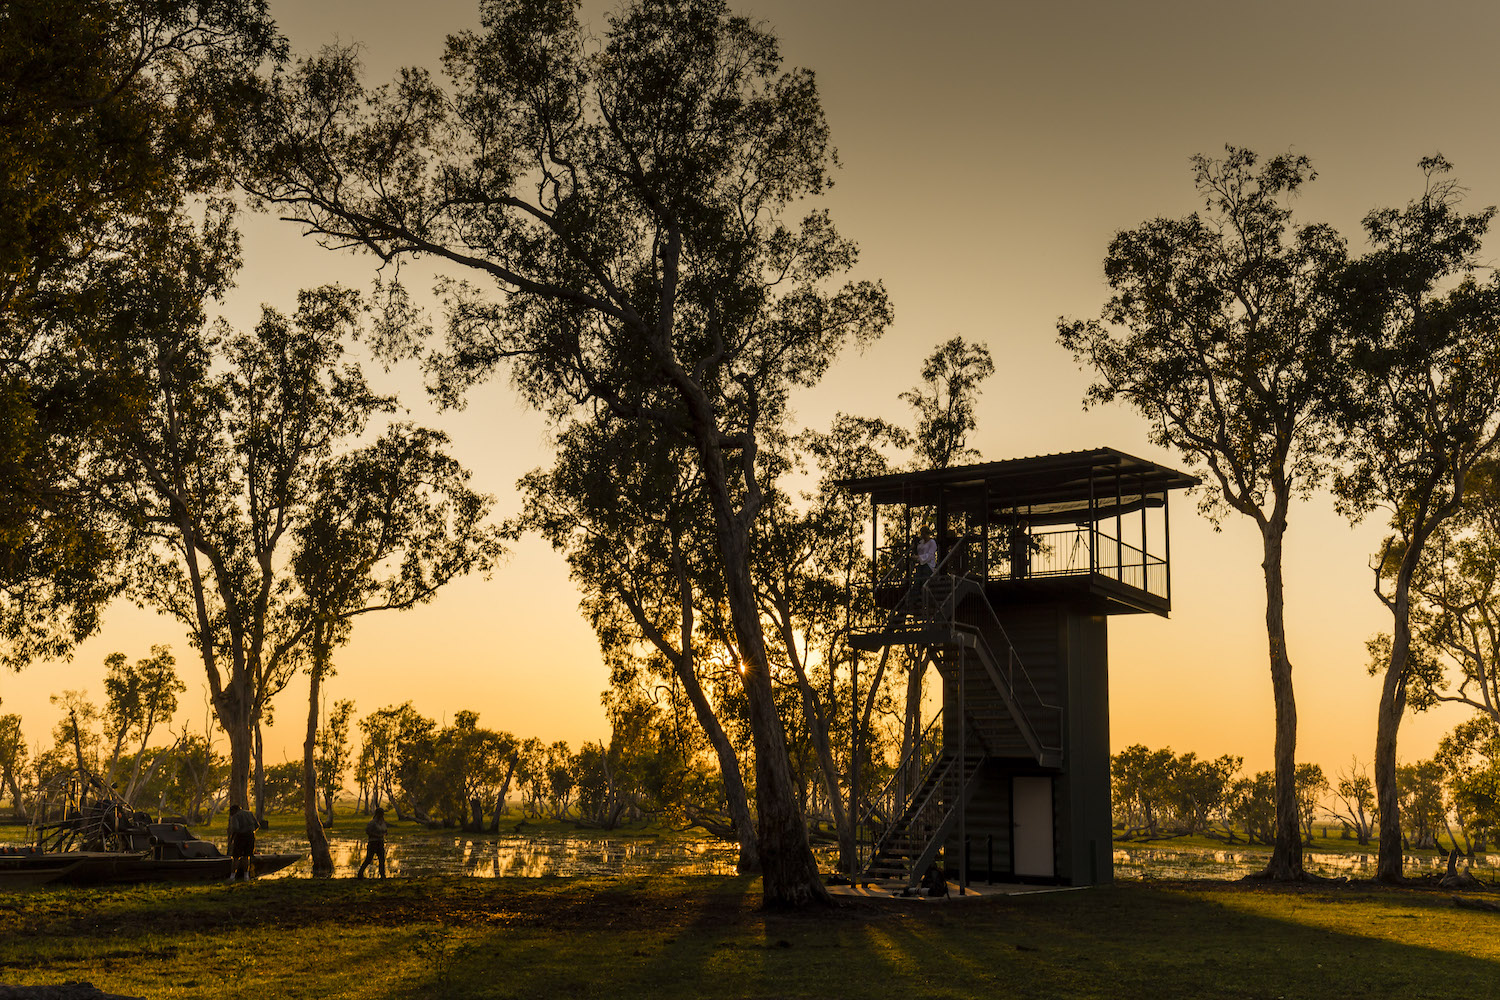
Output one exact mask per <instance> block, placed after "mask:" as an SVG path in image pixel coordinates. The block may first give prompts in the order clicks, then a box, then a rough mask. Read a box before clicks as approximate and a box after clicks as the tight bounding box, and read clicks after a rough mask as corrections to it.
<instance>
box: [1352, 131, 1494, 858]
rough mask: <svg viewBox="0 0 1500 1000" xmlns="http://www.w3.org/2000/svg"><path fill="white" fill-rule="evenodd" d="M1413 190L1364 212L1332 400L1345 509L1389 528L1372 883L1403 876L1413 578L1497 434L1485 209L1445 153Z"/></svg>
mask: <svg viewBox="0 0 1500 1000" xmlns="http://www.w3.org/2000/svg"><path fill="white" fill-rule="evenodd" d="M1421 166H1422V170H1423V172H1424V173H1425V175H1426V178H1427V183H1426V189H1425V190H1424V191H1423V193H1422V196H1421V197H1420V198H1418V199H1417V200H1415V201H1412V202H1411V203H1410V204H1408V205H1407V206H1406V207H1405V208H1404V209H1399V210H1398V209H1379V210H1376V211H1373V212H1371V213H1370V214H1369V215H1367V216H1365V219H1364V228H1365V232H1366V235H1367V237H1368V239H1369V242H1370V245H1371V249H1370V250H1369V252H1367V253H1366V254H1364V255H1362V256H1361V257H1360V258H1359V259H1357V260H1355V261H1353V262H1351V264H1350V265H1349V268H1348V272H1347V275H1346V277H1345V287H1346V289H1347V295H1346V301H1347V303H1348V319H1347V323H1348V330H1349V334H1348V343H1347V345H1346V351H1345V352H1343V353H1344V354H1345V355H1346V357H1347V363H1348V369H1347V371H1348V375H1347V378H1346V379H1345V380H1344V383H1343V384H1345V385H1347V392H1346V393H1345V394H1344V395H1343V396H1341V397H1338V398H1336V399H1335V402H1334V405H1335V408H1336V409H1335V415H1336V418H1337V419H1338V421H1339V423H1340V428H1341V430H1342V434H1343V438H1344V442H1345V452H1346V460H1347V468H1346V469H1345V470H1344V471H1342V472H1341V474H1340V476H1339V478H1338V481H1337V484H1336V486H1337V491H1338V495H1339V497H1340V499H1341V501H1342V503H1343V505H1344V508H1345V509H1346V510H1347V511H1348V512H1350V513H1351V514H1352V515H1354V516H1360V515H1363V514H1365V513H1367V512H1369V511H1371V510H1374V509H1377V508H1378V509H1381V510H1383V511H1385V512H1387V514H1388V516H1389V525H1390V529H1391V535H1390V537H1389V538H1388V539H1387V541H1386V544H1385V547H1384V551H1383V552H1382V553H1381V554H1380V555H1379V556H1378V557H1377V559H1376V562H1375V566H1374V571H1375V593H1376V596H1377V597H1378V598H1379V599H1380V601H1381V603H1382V604H1384V605H1385V607H1386V608H1387V610H1389V611H1390V613H1391V618H1392V630H1391V635H1390V642H1389V646H1388V649H1387V652H1388V656H1387V658H1386V660H1385V663H1384V664H1383V666H1378V667H1377V672H1378V673H1380V674H1381V675H1382V683H1381V693H1380V707H1379V710H1378V716H1377V719H1378V721H1377V725H1376V734H1375V760H1374V771H1375V789H1376V796H1377V799H1378V808H1379V811H1380V860H1379V862H1378V867H1377V873H1376V877H1377V878H1379V879H1381V880H1383V881H1399V880H1400V879H1401V877H1402V874H1401V858H1402V851H1401V808H1400V793H1399V789H1398V786H1397V780H1396V741H1397V735H1398V732H1399V730H1400V726H1401V719H1402V717H1403V715H1404V714H1405V712H1406V704H1407V695H1408V690H1409V687H1410V683H1409V682H1410V678H1411V676H1412V674H1413V672H1414V669H1415V668H1417V667H1419V666H1420V664H1419V663H1417V664H1414V663H1413V661H1412V604H1413V582H1414V580H1415V579H1416V578H1417V572H1418V568H1419V567H1420V566H1421V564H1422V560H1423V558H1424V556H1425V554H1426V552H1427V548H1428V545H1429V543H1430V542H1431V541H1432V539H1433V537H1434V535H1435V534H1436V533H1437V532H1438V530H1439V529H1440V528H1441V526H1442V525H1443V524H1444V522H1446V521H1447V520H1448V519H1449V518H1451V517H1453V516H1454V515H1456V514H1457V513H1458V512H1459V511H1460V509H1461V508H1462V504H1463V500H1464V496H1465V491H1466V490H1467V489H1468V485H1469V479H1470V475H1471V473H1473V471H1474V470H1475V468H1476V467H1477V466H1478V465H1479V463H1480V462H1481V461H1483V460H1484V458H1485V456H1486V453H1488V452H1490V451H1491V450H1492V449H1493V448H1494V447H1495V445H1496V442H1497V441H1500V280H1497V279H1495V278H1491V280H1490V281H1488V282H1485V283H1480V282H1479V281H1478V280H1476V278H1475V277H1474V274H1473V272H1474V271H1475V270H1476V268H1477V267H1478V265H1479V258H1478V254H1479V251H1480V244H1481V240H1482V238H1483V236H1484V234H1485V232H1486V231H1487V230H1488V228H1489V224H1490V220H1491V219H1492V218H1493V217H1494V214H1495V209H1494V208H1493V207H1491V208H1487V209H1484V210H1482V211H1479V212H1474V213H1466V212H1463V211H1462V210H1461V204H1462V194H1463V192H1462V189H1461V188H1459V186H1458V185H1457V183H1456V182H1455V181H1454V180H1453V179H1452V178H1450V177H1448V176H1447V174H1448V172H1449V170H1450V169H1451V168H1450V166H1449V164H1448V163H1447V161H1445V160H1444V159H1443V158H1442V157H1441V156H1435V157H1428V158H1425V159H1423V160H1422V161H1421Z"/></svg>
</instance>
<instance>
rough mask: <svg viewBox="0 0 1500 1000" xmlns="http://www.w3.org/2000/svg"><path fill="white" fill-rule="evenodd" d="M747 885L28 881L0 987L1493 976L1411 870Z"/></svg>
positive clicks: (693, 992)
mask: <svg viewBox="0 0 1500 1000" xmlns="http://www.w3.org/2000/svg"><path fill="white" fill-rule="evenodd" d="M1490 898H1496V897H1494V896H1491V897H1490ZM758 901H759V884H758V882H756V881H755V880H753V879H749V878H707V877H697V878H656V879H557V878H544V879H498V880H479V879H463V878H453V879H410V880H406V879H402V880H392V881H386V882H383V883H381V882H355V881H353V880H347V879H343V880H335V881H322V880H308V879H288V880H278V881H270V882H259V883H250V884H241V885H228V884H214V885H184V886H140V887H129V888H119V889H97V890H78V889H71V890H48V889H40V890H34V891H32V892H28V893H16V894H11V895H4V896H0V927H4V928H6V931H7V933H4V934H0V982H4V983H10V984H24V983H44V982H52V983H55V982H62V981H64V980H69V979H75V980H78V979H81V980H86V981H88V982H91V983H93V984H94V985H95V986H98V987H100V988H101V989H104V990H108V991H114V992H119V993H125V994H130V995H136V996H147V997H153V998H155V997H202V996H207V995H210V994H219V993H222V992H223V991H225V990H229V991H230V992H231V993H232V994H233V995H238V996H264V997H309V998H312V997H318V998H328V997H547V998H556V997H568V998H574V997H619V996H657V995H661V994H669V995H676V996H691V997H695V998H696V997H710V998H712V997H788V998H790V997H810V998H812V997H816V998H820V1000H822V998H828V997H912V996H936V997H950V996H951V997H970V996H974V995H976V994H979V995H986V996H989V995H995V996H1020V997H1060V996H1061V997H1101V998H1103V997H1109V998H1128V997H1143V998H1144V997H1150V998H1153V1000H1154V998H1173V997H1182V998H1188V997H1206V996H1212V997H1246V998H1249V997H1286V998H1294V997H1307V998H1310V1000H1311V998H1316V1000H1324V998H1326V997H1327V996H1328V995H1329V994H1330V992H1334V993H1337V994H1338V995H1349V996H1359V997H1361V998H1362V1000H1366V998H1379V997H1401V998H1403V1000H1407V998H1411V997H1418V996H1492V995H1495V993H1496V992H1497V991H1500V933H1497V932H1500V913H1486V912H1476V911H1473V910H1467V909H1458V908H1455V907H1454V906H1453V904H1452V902H1451V901H1450V897H1449V895H1448V894H1447V893H1440V892H1433V891H1429V890H1425V889H1386V888H1376V887H1373V886H1370V885H1366V884H1354V885H1348V886H1319V887H1312V888H1309V887H1298V888H1291V889H1287V888H1269V887H1253V886H1249V885H1247V884H1244V883H1217V884H1214V883H1178V884H1143V883H1138V882H1132V883H1122V884H1119V885H1116V886H1112V887H1106V888H1094V889H1088V890H1083V891H1076V892H1060V893H1049V894H1037V895H1028V896H1017V897H1002V898H990V899H984V900H965V901H950V902H947V903H922V902H917V901H890V902H885V903H879V904H876V903H859V904H854V905H846V906H842V907H840V908H838V909H836V910H834V911H831V912H817V913H811V914H778V913H764V912H761V911H760V909H759V907H758Z"/></svg>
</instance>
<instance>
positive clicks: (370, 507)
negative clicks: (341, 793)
mask: <svg viewBox="0 0 1500 1000" xmlns="http://www.w3.org/2000/svg"><path fill="white" fill-rule="evenodd" d="M447 444H448V438H447V436H446V435H444V434H442V433H439V432H437V431H431V430H426V429H424V428H419V427H411V426H408V425H405V424H398V425H395V426H393V427H390V428H388V429H387V430H386V431H385V433H384V434H382V435H381V436H380V438H379V439H378V440H376V441H375V442H373V443H372V444H370V445H367V446H366V447H364V448H360V449H357V450H355V451H352V452H348V453H346V454H343V455H339V456H337V457H335V458H333V459H332V460H331V461H328V462H327V463H326V464H324V465H323V466H322V467H321V468H320V469H319V470H318V471H317V475H316V478H315V479H314V480H313V482H312V484H311V488H310V496H309V497H308V498H307V500H306V502H305V503H306V509H305V514H304V515H303V516H302V517H301V519H300V520H299V521H298V522H297V523H296V524H295V526H294V528H293V530H292V533H293V536H294V542H295V545H296V553H295V555H294V556H293V557H292V576H293V578H294V579H295V581H296V583H297V587H298V588H299V590H300V592H301V601H300V602H299V604H300V606H298V607H296V608H295V609H294V611H293V615H294V620H298V621H302V622H306V623H307V624H306V625H305V626H304V629H305V630H306V633H307V634H306V642H307V652H308V656H307V660H308V674H309V675H310V680H309V684H308V697H307V736H306V739H305V740H304V742H303V745H302V776H303V780H302V791H303V812H304V816H305V819H306V825H307V837H308V842H309V844H310V845H311V849H312V856H313V871H314V872H315V873H322V872H331V871H332V870H333V859H332V857H331V856H330V854H329V851H328V838H327V836H326V835H325V834H324V832H323V824H322V822H321V821H320V820H319V818H318V794H317V793H318V781H317V759H316V758H317V745H318V708H319V704H320V703H319V691H320V689H321V686H322V682H323V680H324V678H325V677H327V676H328V675H329V674H331V673H332V667H333V650H334V649H335V648H337V647H338V646H339V645H341V644H343V643H344V642H347V641H348V638H349V635H350V632H351V630H352V627H353V623H354V620H355V619H356V618H358V617H359V616H361V615H365V614H369V613H371V612H374V611H399V610H404V609H407V608H412V607H416V606H417V605H419V604H425V603H427V602H428V601H430V600H432V598H433V597H434V596H436V594H437V592H438V590H439V589H440V588H442V587H443V586H445V585H446V584H448V583H450V582H451V581H453V580H455V579H457V578H458V577H460V576H462V575H464V574H467V573H470V572H475V571H479V572H488V571H489V569H490V568H491V567H492V566H493V565H494V563H495V560H496V559H498V558H499V557H500V555H501V554H502V552H503V542H502V537H501V533H500V531H499V529H497V528H494V527H490V526H486V525H485V524H484V523H483V522H484V519H485V517H486V516H487V515H488V513H489V509H490V505H491V502H492V501H493V498H492V497H489V496H485V495H483V494H479V493H476V492H474V491H473V490H471V489H469V486H468V480H469V473H468V470H466V469H465V468H464V467H463V466H461V465H460V464H459V463H458V462H457V461H455V460H454V459H453V458H451V457H449V456H448V454H447V453H446V451H445V448H446V446H447ZM346 726H347V722H346ZM330 811H331V810H330Z"/></svg>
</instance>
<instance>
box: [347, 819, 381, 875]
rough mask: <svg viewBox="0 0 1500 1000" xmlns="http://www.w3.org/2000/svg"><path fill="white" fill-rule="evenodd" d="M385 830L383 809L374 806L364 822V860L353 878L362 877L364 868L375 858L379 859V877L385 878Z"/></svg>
mask: <svg viewBox="0 0 1500 1000" xmlns="http://www.w3.org/2000/svg"><path fill="white" fill-rule="evenodd" d="M385 831H386V825H385V810H384V809H381V808H379V807H376V809H375V813H374V815H372V816H371V817H370V822H368V823H366V824H365V862H364V864H362V865H360V866H359V873H358V874H357V875H355V876H354V877H355V878H364V877H365V869H366V868H368V867H369V866H370V861H371V860H373V859H376V858H378V859H379V860H380V877H381V878H385Z"/></svg>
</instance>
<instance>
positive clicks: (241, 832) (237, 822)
mask: <svg viewBox="0 0 1500 1000" xmlns="http://www.w3.org/2000/svg"><path fill="white" fill-rule="evenodd" d="M259 826H260V823H259V822H258V821H257V820H256V819H255V814H254V813H252V812H251V811H250V810H248V809H241V808H240V807H239V806H238V805H232V806H230V807H229V856H230V857H231V858H232V859H234V867H233V870H232V871H231V872H230V873H229V881H231V882H233V881H235V880H237V879H238V880H240V881H244V882H248V881H250V856H251V855H252V854H254V853H255V830H256V828H257V827H259Z"/></svg>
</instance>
